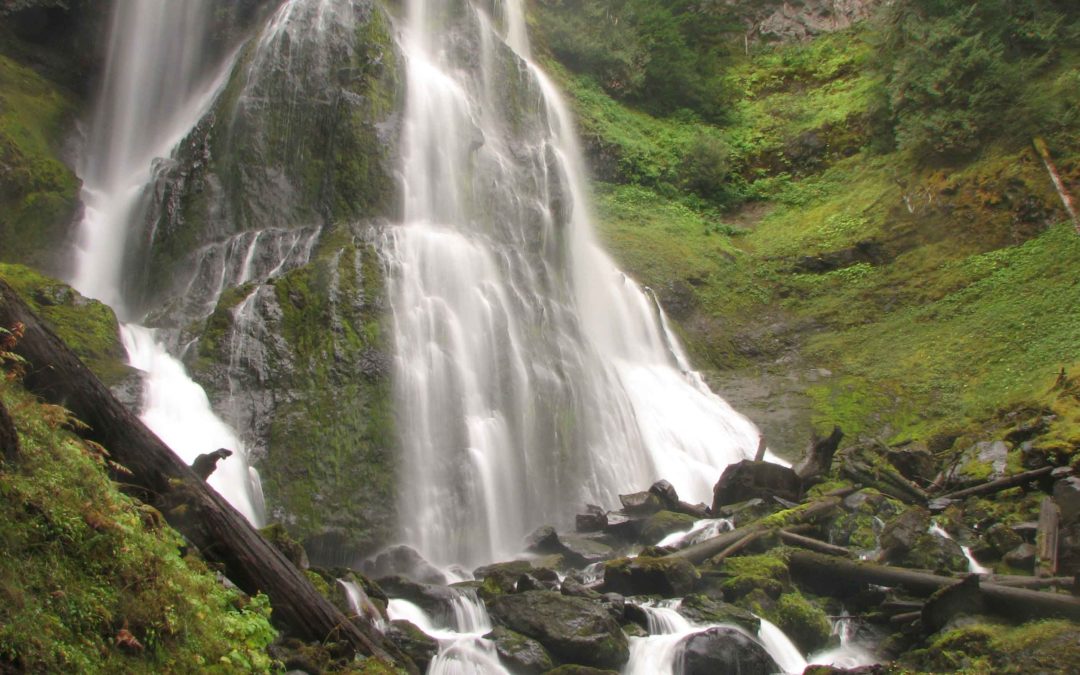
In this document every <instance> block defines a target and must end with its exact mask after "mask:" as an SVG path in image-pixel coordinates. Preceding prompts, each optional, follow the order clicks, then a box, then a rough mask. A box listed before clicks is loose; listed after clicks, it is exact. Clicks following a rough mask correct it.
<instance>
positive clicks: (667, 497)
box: [649, 480, 679, 511]
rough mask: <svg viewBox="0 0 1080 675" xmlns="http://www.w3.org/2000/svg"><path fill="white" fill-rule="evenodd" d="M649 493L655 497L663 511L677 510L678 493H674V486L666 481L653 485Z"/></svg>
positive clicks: (659, 481)
mask: <svg viewBox="0 0 1080 675" xmlns="http://www.w3.org/2000/svg"><path fill="white" fill-rule="evenodd" d="M649 492H650V493H652V494H654V495H656V497H657V499H659V500H660V503H661V504H662V505H663V507H664V508H665V509H668V510H670V511H675V510H677V509H678V508H679V493H678V492H676V491H675V486H674V485H672V484H671V483H669V482H667V481H666V480H658V481H656V482H655V483H653V484H652V486H651V487H650V488H649Z"/></svg>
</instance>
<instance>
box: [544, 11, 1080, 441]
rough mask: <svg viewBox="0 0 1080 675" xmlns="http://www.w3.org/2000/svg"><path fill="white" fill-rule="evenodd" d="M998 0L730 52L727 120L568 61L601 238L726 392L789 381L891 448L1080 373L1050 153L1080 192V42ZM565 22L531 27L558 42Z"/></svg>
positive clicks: (1039, 398) (1029, 397) (1076, 260)
mask: <svg viewBox="0 0 1080 675" xmlns="http://www.w3.org/2000/svg"><path fill="white" fill-rule="evenodd" d="M1000 4H1001V3H985V5H984V6H982V9H981V10H980V11H984V12H985V14H986V15H985V16H983V15H976V14H973V12H975V10H973V9H971V8H970V6H966V5H967V3H955V2H924V1H922V0H918V1H915V0H911V1H908V2H902V3H894V5H893V6H891V8H890V9H889V10H888V11H887V12H886V13H885V14H884V15H882V16H879V17H878V18H876V19H875V20H871V21H869V22H864V23H862V24H859V25H856V26H855V27H853V28H851V29H848V30H846V31H843V32H840V33H833V34H828V35H823V36H820V37H818V38H816V39H815V40H813V41H810V42H808V43H797V44H773V45H769V44H756V45H752V46H751V48H750V49H749V53H745V52H744V51H743V49H742V47H743V45H742V43H741V41H738V42H731V43H729V45H728V48H727V49H726V50H720V49H717V50H716V51H715V52H714V53H715V58H716V59H717V60H718V62H719V63H721V64H722V66H723V68H722V70H723V76H722V81H721V82H720V83H719V85H717V87H718V90H720V91H723V92H725V95H726V97H727V98H726V99H725V102H724V114H723V116H722V118H720V119H717V118H716V117H715V116H713V117H712V118H710V117H709V116H707V115H705V114H704V113H703V112H702V111H701V110H696V109H694V108H680V109H677V110H675V111H673V112H669V113H667V114H665V115H658V114H655V113H656V110H657V108H656V106H651V107H649V106H642V105H640V104H638V103H636V102H635V101H629V100H626V99H625V98H624V99H623V100H618V99H617V98H615V96H617V95H618V93H617V92H612V91H611V90H610V87H605V86H604V84H603V80H602V78H601V77H599V76H598V73H597V72H596V71H595V70H594V69H593V70H591V69H590V68H589V67H588V66H587V64H586V65H585V66H583V65H582V64H581V63H580V62H575V61H570V65H571V66H573V67H574V68H575V69H576V70H570V69H568V68H566V67H565V66H564V65H562V64H560V63H559V62H557V61H556V60H555V59H554V58H550V57H549V60H548V66H549V67H550V68H551V69H552V70H553V71H554V72H555V74H556V76H557V77H558V78H559V79H560V80H561V82H562V83H563V84H564V86H565V87H566V89H567V90H568V91H569V93H570V95H571V98H572V103H573V104H574V106H575V107H576V110H577V113H578V116H579V124H580V126H581V131H582V134H583V136H584V137H585V144H586V147H587V149H588V152H589V154H590V158H591V160H592V164H593V167H594V172H595V174H596V176H597V177H598V179H599V180H598V182H597V185H596V193H597V204H598V207H597V208H598V212H599V213H598V216H599V217H598V220H599V223H600V230H601V232H600V234H601V236H602V238H603V239H604V240H605V242H606V243H607V245H608V246H609V247H610V248H611V250H612V251H613V252H614V254H615V255H616V257H617V258H618V259H619V260H620V261H621V263H622V264H623V265H624V266H625V267H626V268H627V269H628V270H629V271H630V272H631V273H633V274H634V275H635V276H637V277H638V278H639V279H640V280H641V281H643V282H644V283H646V284H648V285H650V286H652V287H653V288H654V289H656V290H657V292H658V293H659V294H660V297H661V298H662V300H663V301H664V303H665V305H666V306H667V307H668V309H669V311H670V312H671V313H672V314H673V315H674V316H675V318H676V319H678V320H679V323H680V325H681V326H682V329H683V331H684V337H685V338H686V340H687V342H688V343H689V344H690V346H691V348H692V349H693V351H694V352H695V353H696V354H697V356H698V357H699V363H700V364H703V365H706V366H708V367H711V368H713V369H715V370H716V371H717V373H718V374H717V377H716V381H717V382H719V383H722V384H731V383H733V382H734V383H736V385H737V383H738V381H739V380H744V381H745V380H750V379H754V378H761V377H765V378H766V379H767V378H769V377H775V378H781V379H782V380H783V382H784V387H790V388H794V389H796V390H800V391H804V392H805V395H806V397H808V398H807V401H808V402H807V404H806V405H807V407H808V410H809V418H810V422H812V423H813V424H814V425H815V426H816V427H818V428H825V427H826V426H828V425H831V424H832V423H839V424H841V425H842V426H843V427H844V429H846V430H847V431H848V432H849V433H853V434H857V435H859V434H865V435H871V436H879V437H881V438H883V439H885V440H892V441H898V440H901V439H903V438H911V437H916V438H929V437H931V436H933V435H935V434H938V433H941V432H946V431H953V432H959V431H963V430H964V429H965V428H966V427H968V426H969V425H971V424H973V423H975V422H978V421H983V420H986V419H988V418H989V417H992V416H994V415H995V414H996V413H997V412H999V411H1001V410H1004V409H1007V408H1015V407H1022V406H1024V405H1028V404H1033V403H1034V404H1039V405H1043V404H1047V403H1048V401H1047V399H1046V395H1047V390H1048V389H1049V387H1050V385H1051V384H1052V382H1053V381H1054V377H1055V375H1056V374H1057V372H1058V371H1059V369H1060V368H1062V367H1069V366H1071V365H1072V364H1073V363H1074V362H1075V361H1076V360H1077V358H1078V355H1077V352H1076V346H1077V345H1078V344H1080V319H1078V318H1077V317H1080V286H1078V285H1077V283H1076V276H1077V272H1078V271H1080V236H1077V234H1076V232H1075V231H1074V230H1073V224H1072V223H1071V222H1067V221H1068V217H1067V214H1066V213H1065V211H1064V209H1063V208H1062V203H1061V201H1060V199H1059V198H1058V196H1057V194H1056V193H1055V191H1054V188H1053V185H1052V184H1051V182H1050V179H1049V177H1048V175H1047V172H1046V170H1045V169H1044V167H1043V165H1042V162H1041V161H1040V160H1039V158H1038V156H1037V154H1036V153H1035V152H1034V150H1033V148H1032V139H1033V138H1034V137H1036V136H1042V137H1045V138H1046V140H1047V142H1048V144H1049V147H1050V149H1051V152H1052V153H1053V155H1054V158H1055V161H1056V163H1057V165H1058V169H1059V170H1060V171H1061V173H1062V175H1063V177H1064V179H1065V182H1066V184H1068V185H1070V186H1071V187H1072V189H1073V190H1074V192H1075V191H1077V189H1078V188H1080V120H1078V119H1077V114H1076V111H1077V110H1080V86H1077V85H1078V84H1080V83H1078V81H1077V75H1076V73H1077V72H1078V69H1077V66H1078V65H1080V51H1078V50H1077V49H1076V48H1075V45H1076V44H1078V43H1077V41H1076V40H1075V39H1073V38H1074V37H1075V36H1076V35H1077V34H1078V30H1080V28H1078V22H1077V12H1076V10H1074V9H1067V8H1064V7H1065V6H1064V5H1059V6H1055V4H1054V3H1034V4H1032V3H1026V4H1030V5H1031V7H1028V8H1027V9H1026V10H1024V11H1026V12H1027V13H1022V14H1018V13H1017V12H1019V11H1020V10H1019V9H1017V7H1018V6H1017V5H1015V4H1014V6H1013V7H1011V8H1006V9H1001V8H1000V7H998V6H999V5H1000ZM1021 4H1025V3H1021ZM995 7H998V9H1001V12H1003V13H998V14H995V13H994V12H992V11H990V10H991V9H994V8H995ZM1027 10H1030V11H1027ZM673 11H674V10H673ZM553 13H555V14H557V12H555V10H553V9H552V7H551V3H539V5H538V9H537V11H536V12H535V14H534V17H533V18H534V22H535V23H536V24H537V29H538V33H540V34H541V35H546V36H548V37H549V39H552V36H555V38H558V36H559V34H560V31H565V30H566V28H565V26H563V25H561V24H559V23H558V21H557V20H555V19H553V18H552V17H553ZM556 19H557V16H556ZM687 44H690V41H689V39H688V40H687ZM687 48H688V49H689V48H692V45H691V46H690V47H687ZM564 61H566V59H564ZM647 109H649V112H647V111H646V110H647ZM650 112H652V113H654V114H650ZM708 119H711V120H712V121H709V122H706V121H703V120H708ZM736 398H737V396H736ZM758 398H759V400H757V401H753V400H748V401H747V405H748V406H749V407H750V409H751V412H752V414H755V416H758V417H759V421H760V422H762V423H763V426H765V427H766V430H767V431H769V429H770V420H769V419H768V417H769V416H770V415H771V414H774V413H775V412H776V411H775V410H772V411H770V405H769V404H768V403H767V402H763V401H762V400H760V399H761V398H762V396H761V395H759V397H758ZM765 398H768V395H765ZM762 418H764V419H762ZM784 423H785V424H786V423H787V421H786V418H785V421H784ZM773 426H774V427H776V426H777V425H773ZM777 433H778V434H782V431H781V430H779V429H777ZM794 449H797V448H794Z"/></svg>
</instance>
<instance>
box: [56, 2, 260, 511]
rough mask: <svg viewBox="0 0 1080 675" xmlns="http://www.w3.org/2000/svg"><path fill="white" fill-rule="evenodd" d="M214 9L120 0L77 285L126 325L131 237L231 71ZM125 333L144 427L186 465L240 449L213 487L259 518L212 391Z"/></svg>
mask: <svg viewBox="0 0 1080 675" xmlns="http://www.w3.org/2000/svg"><path fill="white" fill-rule="evenodd" d="M212 10H213V3H212V2H210V0H186V1H185V2H150V1H143V0H120V1H119V2H117V3H116V5H115V7H114V9H113V20H112V25H111V28H110V45H109V51H108V61H107V67H106V76H105V84H104V89H103V92H102V94H101V102H100V104H99V107H98V109H97V111H96V113H95V118H94V123H93V126H92V129H91V134H90V137H89V139H88V146H87V152H86V161H85V162H84V163H83V166H82V167H81V171H80V174H81V177H82V179H83V181H84V188H83V201H84V203H85V205H86V214H85V217H84V219H83V222H82V224H81V226H80V238H79V243H78V246H77V251H76V269H75V274H74V278H73V279H72V284H73V285H74V286H75V287H76V288H77V289H78V290H79V291H80V292H82V293H83V294H85V295H88V296H91V297H95V298H98V299H100V300H102V301H104V302H106V303H108V304H109V305H111V306H112V307H113V308H114V309H115V310H116V312H117V314H118V315H119V316H120V317H121V318H122V319H125V320H129V319H131V318H133V317H132V316H130V311H131V309H130V308H129V307H128V306H127V304H126V302H125V299H126V298H125V292H124V285H125V279H124V269H125V265H124V258H125V255H126V252H127V244H128V233H129V231H131V230H132V229H133V227H132V226H133V224H134V223H135V222H136V221H138V220H139V219H140V218H142V217H143V216H144V215H145V214H144V209H145V207H146V196H147V190H146V188H147V185H148V184H149V183H150V181H151V179H152V175H153V165H154V162H155V161H156V160H157V159H158V158H160V157H162V156H167V155H168V154H169V152H171V150H172V149H173V148H174V147H175V146H176V145H177V143H179V141H180V140H181V138H183V136H184V135H185V134H186V133H188V131H189V130H190V129H191V128H192V126H194V124H195V122H196V121H197V120H198V119H199V118H200V117H202V116H203V115H204V114H205V112H206V111H207V109H208V108H209V106H210V104H211V103H212V101H213V99H214V97H215V95H216V93H217V92H218V91H219V90H220V88H221V86H222V85H223V84H224V81H225V79H226V77H227V75H228V73H229V71H230V70H231V65H232V59H230V58H226V59H224V61H223V62H221V63H211V62H209V60H208V58H207V56H206V54H207V53H208V51H209V50H207V48H206V46H207V45H206V42H205V40H206V35H207V33H208V30H207V27H208V21H209V19H210V17H211V14H212ZM121 332H122V338H123V342H124V346H125V347H126V348H127V351H128V357H129V359H130V362H131V365H132V366H134V367H135V368H138V369H140V370H142V371H144V372H145V373H146V380H145V392H144V400H143V411H142V415H141V417H142V419H143V421H144V422H146V423H147V425H148V426H149V427H150V428H151V429H152V430H153V431H154V432H155V433H157V434H158V435H159V436H161V438H162V440H164V441H165V442H166V443H167V444H168V445H169V446H170V447H171V448H172V449H173V450H174V451H175V452H177V453H178V454H179V455H180V457H181V458H182V459H184V460H185V461H187V462H191V461H193V460H194V459H195V457H197V456H198V455H199V454H202V453H205V452H210V451H212V450H214V449H216V448H219V447H225V448H229V449H231V450H233V451H234V456H233V458H231V459H229V460H226V461H225V462H223V463H221V464H220V465H219V468H218V471H217V472H215V474H214V475H213V476H211V478H210V483H211V485H213V486H214V487H215V488H216V489H217V490H218V491H219V492H221V493H222V495H223V496H224V497H225V498H226V499H228V501H229V502H230V503H231V504H232V505H233V506H235V507H236V508H237V509H238V510H240V511H241V512H242V513H243V514H244V515H245V516H246V517H247V518H248V519H249V520H251V521H253V522H256V523H257V522H259V521H260V520H261V504H260V503H259V501H260V500H259V497H258V496H259V494H260V492H259V490H258V487H257V485H252V483H253V474H252V472H250V471H249V469H248V467H247V466H246V461H245V458H244V451H243V447H242V446H241V444H240V442H239V440H238V439H237V438H236V436H235V434H234V433H233V432H232V430H231V429H229V427H228V426H227V425H225V424H224V423H223V422H222V421H221V420H220V419H219V418H218V417H217V416H216V415H215V414H214V412H213V410H212V409H211V407H210V403H209V401H208V399H207V397H206V394H205V392H203V390H202V388H201V387H199V386H198V385H197V384H196V383H194V382H193V381H192V380H191V379H190V378H189V377H188V376H187V374H186V373H185V371H184V368H183V366H182V365H181V364H180V362H179V361H177V360H176V359H174V358H173V357H172V356H171V355H170V354H169V353H168V351H167V350H166V348H165V347H164V345H163V344H161V342H159V341H158V340H157V339H156V337H155V335H154V332H153V331H151V330H149V329H146V328H143V327H142V326H139V325H137V324H135V323H127V324H125V325H123V326H122V328H121Z"/></svg>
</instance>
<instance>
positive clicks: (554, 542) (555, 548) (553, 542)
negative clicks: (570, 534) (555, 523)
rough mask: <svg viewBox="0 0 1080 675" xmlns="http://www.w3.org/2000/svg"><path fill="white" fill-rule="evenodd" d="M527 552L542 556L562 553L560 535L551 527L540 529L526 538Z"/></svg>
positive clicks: (546, 526) (544, 526) (545, 526)
mask: <svg viewBox="0 0 1080 675" xmlns="http://www.w3.org/2000/svg"><path fill="white" fill-rule="evenodd" d="M525 550H526V551H528V552H530V553H540V554H551V553H562V544H561V543H560V542H559V534H558V533H557V532H555V528H554V527H552V526H550V525H543V526H541V527H538V528H536V529H535V530H533V532H532V534H530V535H529V536H527V537H525Z"/></svg>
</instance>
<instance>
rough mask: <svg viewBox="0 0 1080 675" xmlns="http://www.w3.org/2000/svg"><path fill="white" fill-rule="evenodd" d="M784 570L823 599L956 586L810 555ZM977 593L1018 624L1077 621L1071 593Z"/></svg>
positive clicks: (987, 587)
mask: <svg viewBox="0 0 1080 675" xmlns="http://www.w3.org/2000/svg"><path fill="white" fill-rule="evenodd" d="M789 567H790V570H791V574H792V576H794V577H796V578H797V579H799V580H800V581H801V582H802V583H804V584H806V585H807V586H810V587H811V588H813V589H815V590H816V591H817V592H819V593H822V594H826V595H843V594H846V593H852V592H856V591H858V590H860V589H862V588H863V587H864V586H866V585H876V586H894V587H896V586H898V587H902V588H904V589H905V590H907V591H908V592H910V593H912V594H914V595H920V596H929V595H932V594H934V593H935V592H937V591H939V590H941V589H943V588H946V587H949V586H952V585H955V584H956V583H958V581H957V580H956V579H955V578H953V577H945V576H939V575H937V574H930V573H927V572H919V571H916V570H909V569H904V568H902V567H887V566H885V565H879V564H876V563H869V562H855V561H852V560H844V559H842V558H837V557H834V556H826V555H821V554H818V553H812V552H810V551H795V552H794V553H792V554H791V558H790V560H789ZM979 592H980V594H981V596H980V597H981V599H982V601H983V602H984V603H985V609H986V611H989V612H993V613H995V614H999V615H1001V616H1005V617H1009V618H1015V619H1021V620H1029V619H1046V618H1063V619H1070V620H1072V621H1080V599H1078V598H1075V597H1073V596H1071V595H1064V594H1062V593H1046V592H1042V591H1032V590H1027V589H1023V588H1010V587H1008V586H1001V585H998V584H990V583H983V584H980V585H979Z"/></svg>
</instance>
